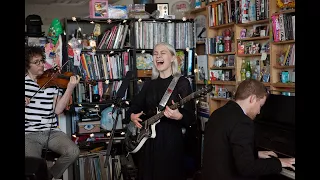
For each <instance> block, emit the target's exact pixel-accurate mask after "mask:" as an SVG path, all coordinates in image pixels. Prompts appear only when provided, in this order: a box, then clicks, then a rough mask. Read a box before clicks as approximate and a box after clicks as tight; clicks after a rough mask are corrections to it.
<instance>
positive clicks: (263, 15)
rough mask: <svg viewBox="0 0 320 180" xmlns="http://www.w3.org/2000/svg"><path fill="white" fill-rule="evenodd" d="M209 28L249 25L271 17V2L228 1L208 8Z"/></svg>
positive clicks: (265, 0)
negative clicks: (223, 25)
mask: <svg viewBox="0 0 320 180" xmlns="http://www.w3.org/2000/svg"><path fill="white" fill-rule="evenodd" d="M207 10H208V12H209V26H213V27H214V26H218V25H222V24H228V23H233V22H234V23H248V22H251V21H258V20H263V19H267V18H268V17H269V0H226V1H223V2H221V3H214V4H212V5H211V6H207Z"/></svg>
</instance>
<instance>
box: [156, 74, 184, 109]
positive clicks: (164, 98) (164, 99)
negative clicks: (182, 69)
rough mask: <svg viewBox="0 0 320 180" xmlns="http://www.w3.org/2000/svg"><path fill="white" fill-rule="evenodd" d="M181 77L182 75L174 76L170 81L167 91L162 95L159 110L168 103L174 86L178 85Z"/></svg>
mask: <svg viewBox="0 0 320 180" xmlns="http://www.w3.org/2000/svg"><path fill="white" fill-rule="evenodd" d="M179 78H180V75H176V76H173V78H172V81H171V82H170V84H169V86H168V88H167V90H166V92H165V93H164V95H163V96H162V99H161V101H160V103H159V106H158V111H162V110H163V109H164V108H165V107H166V104H167V102H168V100H169V98H170V96H171V94H172V92H173V90H174V88H175V87H176V85H177V82H178V80H179Z"/></svg>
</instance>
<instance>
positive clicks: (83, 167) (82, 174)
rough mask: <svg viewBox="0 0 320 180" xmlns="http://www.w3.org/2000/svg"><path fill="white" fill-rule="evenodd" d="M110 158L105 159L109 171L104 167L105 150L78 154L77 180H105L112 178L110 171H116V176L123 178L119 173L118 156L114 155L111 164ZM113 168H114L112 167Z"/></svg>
mask: <svg viewBox="0 0 320 180" xmlns="http://www.w3.org/2000/svg"><path fill="white" fill-rule="evenodd" d="M111 160H112V159H111V158H109V159H108V160H107V161H108V163H109V167H110V171H109V170H108V168H105V167H104V165H105V161H106V151H100V152H98V153H93V154H91V155H87V156H80V157H79V159H78V161H77V165H78V167H79V168H78V170H79V173H77V174H79V180H89V179H94V180H105V179H113V178H112V177H113V176H112V173H113V172H114V173H116V177H118V179H119V180H123V176H122V173H121V163H120V156H119V155H116V156H115V160H114V161H115V164H114V166H112V165H111ZM112 168H114V170H113V169H112Z"/></svg>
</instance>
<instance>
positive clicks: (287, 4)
mask: <svg viewBox="0 0 320 180" xmlns="http://www.w3.org/2000/svg"><path fill="white" fill-rule="evenodd" d="M277 6H278V7H279V8H280V9H282V10H283V9H294V8H295V0H277Z"/></svg>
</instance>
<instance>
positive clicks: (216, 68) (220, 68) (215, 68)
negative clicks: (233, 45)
mask: <svg viewBox="0 0 320 180" xmlns="http://www.w3.org/2000/svg"><path fill="white" fill-rule="evenodd" d="M210 69H211V70H224V69H235V67H234V66H232V67H217V66H212V67H211V68H210Z"/></svg>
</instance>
